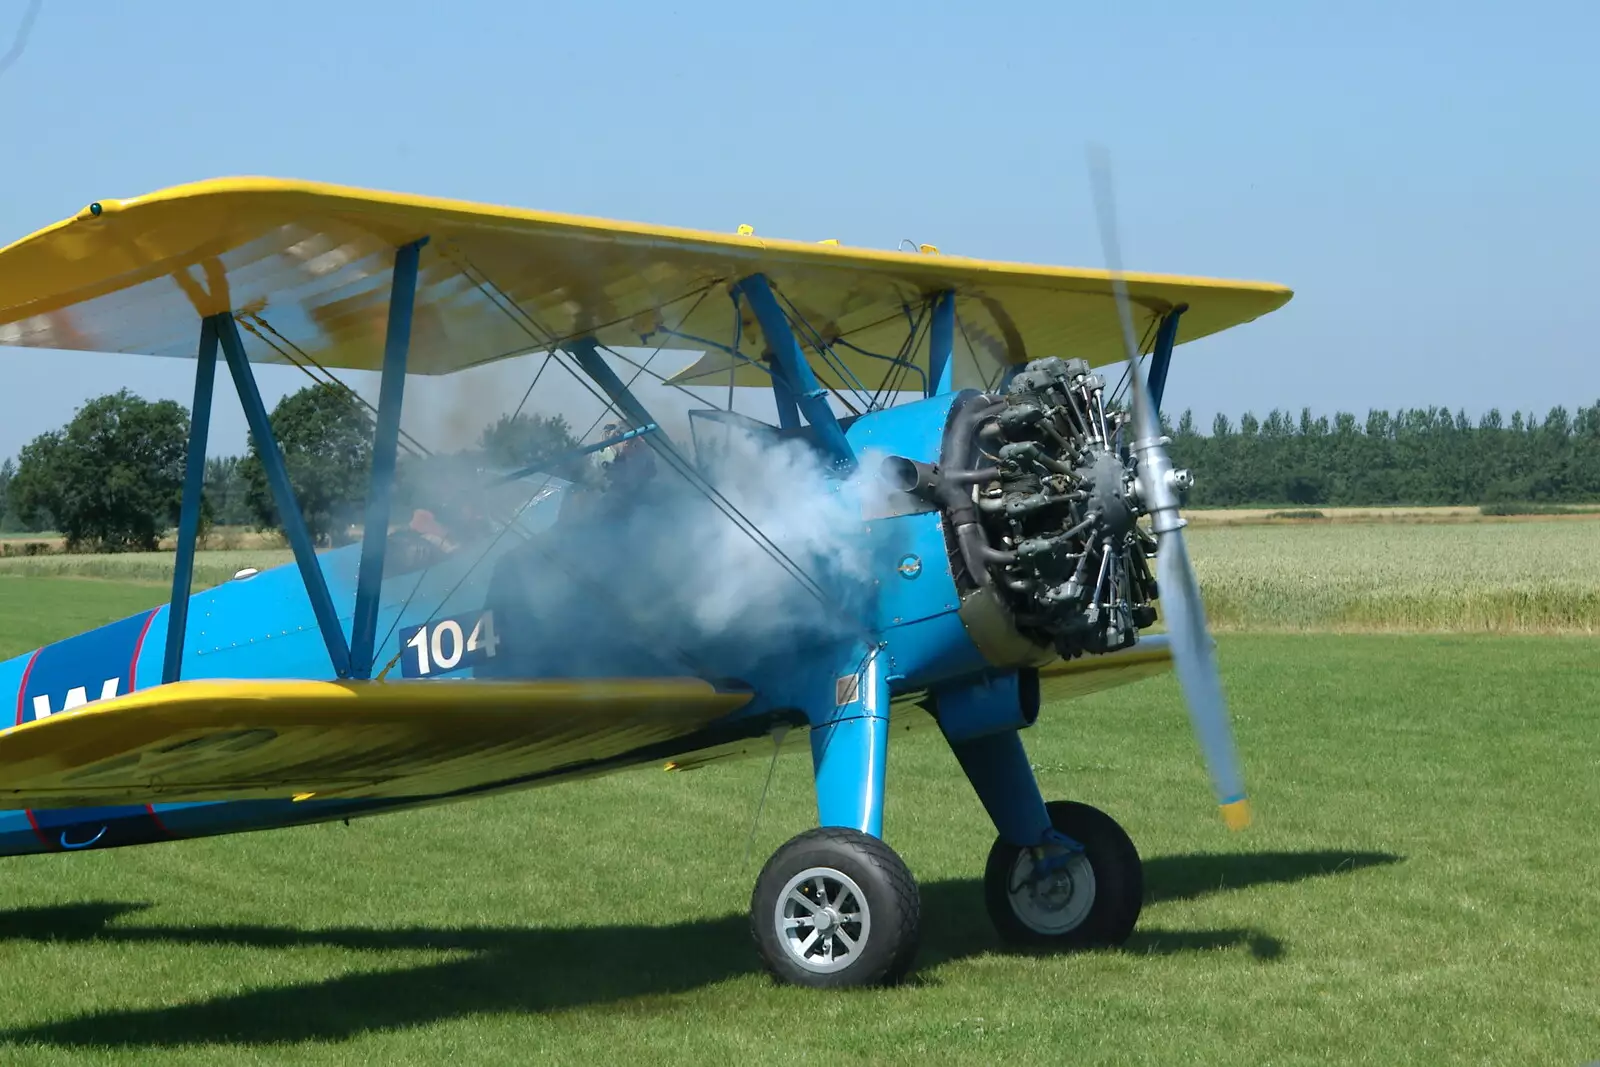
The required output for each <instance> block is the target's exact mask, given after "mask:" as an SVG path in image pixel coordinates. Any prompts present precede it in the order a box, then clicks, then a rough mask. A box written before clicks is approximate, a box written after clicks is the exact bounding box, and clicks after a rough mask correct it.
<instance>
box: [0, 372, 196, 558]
mask: <svg viewBox="0 0 1600 1067" xmlns="http://www.w3.org/2000/svg"><path fill="white" fill-rule="evenodd" d="M188 439H189V413H188V412H187V411H185V410H184V409H183V407H182V406H180V405H179V404H176V403H174V402H173V401H171V400H160V401H156V402H155V403H151V402H150V401H148V400H145V399H144V398H142V397H138V396H135V395H133V394H132V393H130V392H128V390H126V389H123V390H121V391H120V392H116V393H111V394H109V395H107V396H102V397H98V398H96V399H94V400H91V401H89V403H87V404H85V405H84V406H83V407H82V408H80V409H79V410H78V413H77V414H76V415H74V416H73V418H72V421H71V422H69V423H68V424H67V425H66V426H65V427H64V428H62V429H60V430H54V431H52V432H50V433H46V434H41V435H39V436H38V437H36V438H34V439H33V441H32V442H31V443H29V444H28V445H26V446H24V447H23V449H22V455H21V457H20V461H19V462H18V464H17V469H16V474H15V475H14V476H13V477H12V478H11V481H10V485H9V487H8V491H7V497H8V504H9V506H10V508H11V509H13V510H14V511H15V512H16V515H17V516H18V517H19V518H20V519H21V520H22V521H23V522H32V523H39V522H41V521H49V522H51V523H52V524H53V525H55V526H56V527H57V528H58V529H60V531H61V533H62V534H63V536H65V538H66V540H67V546H68V547H69V548H78V547H81V546H83V545H93V546H94V547H97V548H99V549H101V550H103V551H108V552H117V551H124V550H127V549H140V550H144V551H147V552H150V551H154V550H155V548H156V544H157V541H158V539H159V538H160V536H161V534H162V532H163V531H164V530H166V529H167V527H169V526H171V525H172V524H173V523H174V522H176V521H177V517H178V510H179V507H180V506H181V504H182V502H183V468H184V454H185V448H186V445H187V442H188Z"/></svg>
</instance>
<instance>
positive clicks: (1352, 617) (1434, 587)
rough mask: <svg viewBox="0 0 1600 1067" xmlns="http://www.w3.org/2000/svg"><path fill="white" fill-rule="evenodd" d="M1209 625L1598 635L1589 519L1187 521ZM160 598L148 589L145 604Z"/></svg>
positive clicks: (20, 565) (95, 567)
mask: <svg viewBox="0 0 1600 1067" xmlns="http://www.w3.org/2000/svg"><path fill="white" fill-rule="evenodd" d="M1187 536H1188V538H1189V545H1190V552H1191V554H1192V555H1193V557H1194V560H1195V567H1196V569H1197V570H1198V572H1199V575H1200V583H1201V587H1202V590H1203V592H1204V594H1205V602H1206V611H1207V614H1208V616H1209V617H1210V619H1211V622H1212V623H1213V625H1214V626H1215V627H1216V628H1217V629H1219V630H1234V631H1241V630H1253V631H1267V632H1273V631H1277V632H1282V631H1307V630H1321V631H1348V632H1361V631H1380V632H1421V633H1575V634H1591V633H1595V632H1597V631H1600V553H1597V551H1596V550H1597V548H1600V523H1596V522H1592V521H1572V520H1570V519H1567V518H1563V517H1552V518H1548V519H1533V520H1525V521H1509V522H1507V521H1482V522H1457V523H1443V522H1421V523H1407V522H1378V523H1354V522H1352V523H1321V522H1307V523H1273V524H1259V525H1226V526H1207V525H1201V524H1196V525H1194V526H1191V527H1190V529H1189V530H1188V531H1187ZM291 559H292V556H291V555H290V553H289V552H288V551H287V550H285V549H282V548H275V547H271V546H266V545H263V546H261V547H257V548H241V549H228V550H220V551H208V552H201V553H199V555H198V557H197V559H196V563H195V584H196V587H204V586H209V585H214V584H216V583H218V582H223V581H227V580H228V579H229V578H231V577H232V576H233V575H234V574H235V573H236V572H237V571H239V570H240V569H241V568H245V567H255V568H257V569H265V568H267V567H273V566H277V565H279V564H284V563H288V562H290V561H291ZM6 575H17V576H33V577H40V578H46V577H48V578H99V579H110V580H115V581H122V582H147V583H150V584H151V585H152V586H157V585H160V586H164V585H165V584H166V583H168V582H170V581H171V580H172V555H171V554H170V553H160V552H157V553H126V554H122V555H45V556H27V557H11V558H6V559H0V577H3V576H6ZM159 599H161V594H160V592H155V591H153V593H152V601H151V602H152V603H154V602H156V601H158V600H159Z"/></svg>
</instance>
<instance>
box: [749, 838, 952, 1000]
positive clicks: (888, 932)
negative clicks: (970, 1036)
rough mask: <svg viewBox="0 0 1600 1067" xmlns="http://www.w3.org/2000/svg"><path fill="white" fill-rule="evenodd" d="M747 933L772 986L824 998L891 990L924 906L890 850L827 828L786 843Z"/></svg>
mask: <svg viewBox="0 0 1600 1067" xmlns="http://www.w3.org/2000/svg"><path fill="white" fill-rule="evenodd" d="M750 931H751V933H752V934H753V935H754V936H755V940H756V947H757V948H758V949H760V951H761V958H762V960H763V961H764V962H765V963H766V965H767V970H768V971H770V972H771V973H772V975H773V977H775V978H777V979H778V980H779V981H782V982H790V983H792V984H794V985H802V986H811V987H813V988H817V989H836V988H842V987H845V986H870V985H889V984H892V983H894V982H896V981H898V980H899V979H900V978H902V977H904V976H905V973H906V972H907V971H908V970H910V969H911V961H912V959H913V958H914V957H915V956H916V952H917V942H918V939H919V937H920V935H921V900H920V897H919V895H918V893H917V883H916V881H915V880H914V879H913V878H912V877H911V872H910V870H908V869H907V868H906V865H905V863H904V862H903V861H902V860H901V859H900V857H899V856H897V855H895V852H894V850H893V849H891V848H890V847H889V846H888V845H886V844H884V843H883V842H882V841H880V840H878V839H877V838H875V837H872V836H870V835H868V834H863V833H861V832H859V831H856V830H847V829H844V828H842V827H837V826H825V827H823V828H821V829H818V830H811V831H809V832H807V833H803V834H801V835H800V836H799V837H796V838H794V839H792V840H791V841H789V842H788V843H787V844H785V845H784V846H783V847H782V848H780V849H778V851H777V852H775V853H773V854H772V858H771V859H770V860H768V861H767V865H766V866H765V867H763V868H762V869H761V875H760V877H758V878H757V879H756V888H755V892H754V893H752V894H751V897H750Z"/></svg>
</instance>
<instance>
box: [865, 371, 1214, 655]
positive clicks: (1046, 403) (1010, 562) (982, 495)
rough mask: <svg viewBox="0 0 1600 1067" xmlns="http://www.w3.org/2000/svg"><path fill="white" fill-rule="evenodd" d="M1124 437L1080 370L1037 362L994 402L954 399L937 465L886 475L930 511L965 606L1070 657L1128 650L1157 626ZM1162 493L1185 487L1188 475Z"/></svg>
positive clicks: (1125, 421) (1128, 428)
mask: <svg viewBox="0 0 1600 1067" xmlns="http://www.w3.org/2000/svg"><path fill="white" fill-rule="evenodd" d="M1132 434H1133V427H1132V423H1131V417H1130V416H1129V415H1128V413H1126V412H1122V411H1117V410H1110V411H1108V410H1107V406H1106V397H1105V381H1104V379H1103V378H1101V377H1100V375H1098V374H1095V373H1094V372H1093V371H1091V370H1090V368H1089V365H1088V363H1086V362H1084V361H1083V360H1081V359H1069V360H1062V359H1056V358H1050V359H1040V360H1035V361H1033V362H1031V363H1029V364H1028V365H1027V366H1026V367H1025V368H1023V369H1022V370H1021V371H1020V372H1018V373H1017V374H1016V375H1015V376H1014V377H1013V378H1012V379H1011V381H1010V382H1009V383H1008V384H1007V385H1006V388H1005V390H1004V392H1003V393H1001V394H999V395H994V394H986V393H968V394H965V395H964V396H962V397H961V398H959V399H958V400H957V402H956V405H955V406H954V407H953V408H952V411H951V417H950V421H949V422H948V424H947V425H946V428H945V435H944V442H943V448H942V451H941V462H940V463H939V464H938V465H932V464H926V463H921V462H917V461H915V460H909V459H904V458H900V457H893V458H891V459H889V460H888V461H887V462H886V466H885V474H886V475H887V476H888V478H889V479H890V480H891V482H893V483H895V484H896V485H897V486H898V487H899V488H901V489H904V490H906V491H908V492H912V493H915V494H917V495H919V496H922V497H924V498H926V499H929V500H932V501H936V502H937V503H938V504H939V506H940V508H941V510H942V511H943V513H944V518H945V522H946V534H947V538H948V541H949V543H950V546H951V554H952V563H953V571H954V573H955V576H956V582H957V585H958V587H959V588H960V590H961V592H962V595H963V600H964V601H965V602H967V603H968V604H970V603H971V602H973V601H979V602H981V601H985V600H987V601H989V602H990V605H989V608H988V611H989V613H990V614H991V615H992V614H993V613H994V611H995V609H999V610H1000V611H1001V613H1003V614H1004V615H1005V616H1006V617H1007V618H1006V622H1007V623H1009V625H1008V626H1007V629H1009V630H1011V631H1012V632H1013V633H1014V634H1016V635H1020V637H1022V638H1023V639H1025V640H1026V642H1028V643H1029V644H1031V645H1033V646H1035V648H1037V649H1038V650H1039V651H1041V652H1047V653H1054V654H1055V655H1059V656H1061V657H1063V658H1067V659H1071V658H1073V657H1076V656H1079V655H1082V654H1083V653H1085V652H1089V653H1104V652H1112V651H1115V650H1117V649H1120V648H1126V647H1128V646H1130V645H1132V644H1133V643H1134V642H1135V641H1136V640H1137V639H1138V633H1139V631H1140V630H1142V629H1144V628H1146V627H1148V626H1150V625H1151V624H1152V623H1154V622H1155V620H1156V609H1155V606H1154V604H1153V601H1155V599H1156V597H1157V589H1156V579H1155V575H1154V573H1153V571H1152V562H1153V560H1154V558H1155V552H1156V539H1155V538H1154V537H1153V536H1152V535H1151V534H1150V533H1149V532H1148V531H1146V530H1145V529H1143V528H1141V527H1140V525H1139V524H1138V521H1137V520H1138V519H1139V517H1140V516H1141V515H1143V514H1144V513H1145V511H1146V509H1145V507H1144V506H1143V502H1142V501H1141V500H1140V498H1139V487H1138V478H1137V476H1136V475H1137V464H1138V459H1137V453H1136V450H1134V449H1133V448H1132V447H1131V446H1132V445H1133V444H1134V442H1133V441H1132ZM1171 483H1172V484H1173V485H1174V487H1175V488H1177V489H1179V490H1182V489H1186V488H1187V487H1188V486H1189V484H1190V477H1189V474H1188V472H1187V471H1178V472H1175V474H1174V476H1173V478H1172V479H1171Z"/></svg>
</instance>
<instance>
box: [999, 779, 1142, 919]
mask: <svg viewBox="0 0 1600 1067" xmlns="http://www.w3.org/2000/svg"><path fill="white" fill-rule="evenodd" d="M1046 810H1047V811H1048V812H1049V813H1050V823H1051V825H1053V826H1054V827H1055V828H1056V829H1057V830H1059V831H1060V832H1061V833H1063V834H1066V835H1067V836H1068V837H1070V838H1072V839H1073V840H1075V841H1077V842H1078V843H1079V844H1081V845H1083V847H1084V852H1083V861H1087V867H1088V871H1089V873H1090V874H1092V876H1093V877H1092V880H1091V879H1090V878H1088V877H1085V876H1084V874H1083V869H1084V863H1083V861H1078V862H1077V863H1075V864H1072V865H1069V866H1068V867H1067V868H1066V869H1065V871H1063V872H1062V873H1063V874H1064V876H1065V880H1066V896H1065V897H1063V896H1061V886H1060V885H1059V884H1058V885H1057V886H1056V887H1055V892H1054V893H1051V894H1048V895H1047V896H1048V897H1049V900H1048V901H1046V902H1044V903H1039V898H1038V896H1037V895H1035V894H1033V893H1032V892H1031V887H1030V888H1029V889H1023V888H1021V887H1020V886H1019V888H1018V890H1017V892H1016V893H1013V892H1012V887H1013V885H1014V884H1015V883H1014V881H1013V880H1014V879H1015V878H1016V877H1018V875H1019V874H1021V873H1022V872H1019V871H1018V866H1019V861H1020V860H1021V858H1022V856H1023V855H1024V854H1026V853H1029V851H1030V850H1028V849H1025V848H1020V847H1018V846H1016V845H1012V844H1008V843H1007V842H1006V841H1003V840H996V841H995V843H994V847H993V848H991V849H990V850H989V863H988V865H987V867H986V868H985V870H984V874H983V898H984V904H985V905H986V906H987V907H988V909H989V919H990V921H992V922H993V923H994V926H995V929H996V930H998V931H999V932H1000V936H1001V937H1002V938H1004V939H1005V940H1006V941H1009V942H1011V943H1012V944H1016V945H1033V946H1048V947H1051V948H1058V949H1086V948H1108V947H1114V946H1117V945H1121V944H1123V943H1124V942H1126V941H1127V940H1128V938H1129V936H1130V935H1131V934H1132V933H1133V928H1134V926H1135V924H1137V923H1138V921H1139V911H1140V909H1141V908H1142V907H1143V906H1144V864H1143V862H1142V861H1141V860H1140V859H1139V850H1138V849H1136V848H1134V847H1133V842H1132V841H1131V840H1130V839H1129V838H1128V835H1127V833H1126V832H1125V831H1124V830H1123V829H1122V827H1121V826H1119V825H1117V821H1116V820H1115V819H1113V818H1112V817H1111V816H1109V815H1107V814H1106V813H1105V812H1103V811H1101V810H1100V809H1099V808H1092V807H1090V806H1089V805H1087V804H1079V803H1076V802H1074V801H1070V800H1057V801H1053V802H1052V803H1050V804H1048V805H1046ZM1030 859H1031V857H1030ZM1083 892H1087V893H1088V894H1089V896H1088V898H1087V899H1085V898H1081V897H1080V898H1076V899H1075V894H1078V893H1083ZM1024 893H1027V894H1028V896H1024V895H1023V894H1024ZM1058 902H1059V903H1058ZM1085 904H1087V908H1085ZM1019 909H1020V910H1019Z"/></svg>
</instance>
